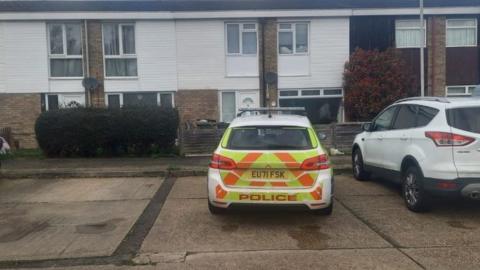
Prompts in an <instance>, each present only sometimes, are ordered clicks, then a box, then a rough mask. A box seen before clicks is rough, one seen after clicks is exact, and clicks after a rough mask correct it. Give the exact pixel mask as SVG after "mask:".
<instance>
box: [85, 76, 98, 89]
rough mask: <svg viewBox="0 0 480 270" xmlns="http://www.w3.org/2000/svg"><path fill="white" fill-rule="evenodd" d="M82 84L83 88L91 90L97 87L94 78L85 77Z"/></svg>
mask: <svg viewBox="0 0 480 270" xmlns="http://www.w3.org/2000/svg"><path fill="white" fill-rule="evenodd" d="M82 85H83V87H84V88H85V89H87V90H89V91H93V90H95V89H97V88H98V81H97V79H95V78H92V77H87V78H84V79H83V80H82Z"/></svg>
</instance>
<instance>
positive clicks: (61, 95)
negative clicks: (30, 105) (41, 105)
mask: <svg viewBox="0 0 480 270" xmlns="http://www.w3.org/2000/svg"><path fill="white" fill-rule="evenodd" d="M49 96H57V98H58V108H59V109H61V108H65V107H64V105H65V104H64V103H65V96H82V97H83V99H84V103H83V104H82V103H80V106H85V93H46V94H45V110H46V111H49V110H50V108H49V107H50V105H49V104H48V97H49Z"/></svg>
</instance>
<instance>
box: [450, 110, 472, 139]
mask: <svg viewBox="0 0 480 270" xmlns="http://www.w3.org/2000/svg"><path fill="white" fill-rule="evenodd" d="M447 119H448V124H449V125H450V126H451V127H454V128H458V129H461V130H465V131H469V132H473V133H480V107H467V108H455V109H449V110H447Z"/></svg>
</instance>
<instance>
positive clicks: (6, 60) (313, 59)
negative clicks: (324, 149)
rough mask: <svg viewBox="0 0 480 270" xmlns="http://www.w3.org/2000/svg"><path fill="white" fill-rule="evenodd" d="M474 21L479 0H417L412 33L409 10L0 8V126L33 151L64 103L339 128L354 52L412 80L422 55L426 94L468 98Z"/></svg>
mask: <svg viewBox="0 0 480 270" xmlns="http://www.w3.org/2000/svg"><path fill="white" fill-rule="evenodd" d="M479 14H480V1H479V0H425V21H424V25H425V29H426V31H425V32H424V33H422V32H421V27H420V25H421V24H420V20H419V8H418V1H417V0H389V1H385V0H158V1H142V0H137V1H135V0H131V1H127V0H125V1H118V0H110V1H80V0H78V1H0V128H2V127H10V128H11V129H12V131H13V136H14V139H15V140H16V141H17V142H18V143H17V144H18V145H19V146H20V147H23V148H31V147H36V142H35V136H34V122H35V119H36V118H37V116H38V115H39V114H40V113H41V111H43V110H53V109H57V108H60V107H68V106H77V105H84V106H96V107H103V106H108V107H120V106H125V105H132V104H144V105H154V106H165V107H172V106H174V107H176V108H178V110H179V112H180V116H181V120H182V122H188V121H192V120H196V119H212V120H216V121H222V122H229V121H231V120H232V119H233V118H234V116H235V114H236V113H237V111H238V109H239V108H241V107H251V106H265V105H267V104H269V105H271V106H282V107H284V106H286V107H288V106H304V107H306V109H307V111H308V115H309V117H310V119H311V121H312V122H313V123H328V122H334V121H344V119H343V114H342V112H343V108H342V97H343V89H342V73H343V68H344V64H345V62H346V61H347V60H348V57H349V55H350V53H351V52H352V51H353V50H354V49H355V48H357V47H360V48H364V49H375V48H378V49H381V50H383V49H386V48H388V47H396V48H399V49H401V50H402V52H404V54H402V55H404V56H405V59H406V60H407V61H408V63H409V64H410V65H411V68H412V70H413V71H415V73H416V74H418V76H420V75H419V74H420V72H419V70H420V61H419V52H420V50H419V48H420V46H425V47H426V50H425V51H426V54H425V63H426V64H425V69H426V72H425V74H426V75H425V82H426V85H427V94H429V95H438V96H445V95H460V96H462V95H468V94H469V93H470V91H471V90H472V87H473V86H475V85H477V84H479V83H480V78H479V77H480V67H479V62H480V53H479V46H478V19H479V17H480V16H479ZM421 35H424V37H426V38H425V40H426V42H425V44H421V42H420V41H421V40H422V39H421ZM84 78H93V79H95V81H97V82H98V86H96V87H93V88H91V89H86V88H85V87H84V86H83V85H82V81H83V79H84Z"/></svg>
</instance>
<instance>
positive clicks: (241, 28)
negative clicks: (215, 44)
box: [225, 22, 259, 56]
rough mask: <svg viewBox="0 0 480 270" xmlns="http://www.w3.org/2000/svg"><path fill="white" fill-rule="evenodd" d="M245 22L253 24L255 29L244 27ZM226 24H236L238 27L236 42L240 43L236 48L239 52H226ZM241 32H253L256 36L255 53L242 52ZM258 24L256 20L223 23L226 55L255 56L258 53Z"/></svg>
mask: <svg viewBox="0 0 480 270" xmlns="http://www.w3.org/2000/svg"><path fill="white" fill-rule="evenodd" d="M245 24H254V25H255V29H245V28H244V25H245ZM228 25H238V29H239V32H238V34H239V37H238V42H239V43H240V44H239V46H238V48H239V52H238V53H230V52H228ZM243 33H255V36H256V41H257V44H256V48H257V50H256V52H255V53H243ZM258 45H259V44H258V24H257V23H256V22H226V23H225V54H226V55H227V56H257V55H258Z"/></svg>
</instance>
